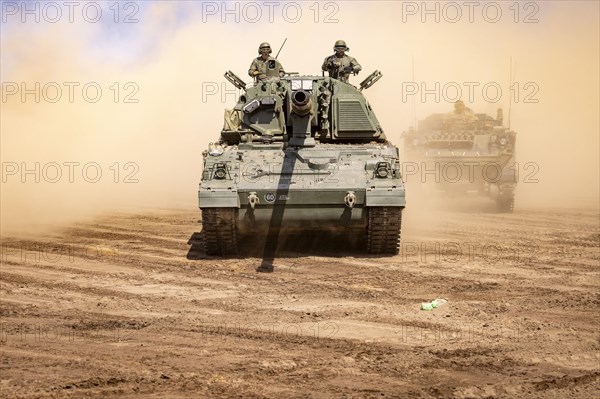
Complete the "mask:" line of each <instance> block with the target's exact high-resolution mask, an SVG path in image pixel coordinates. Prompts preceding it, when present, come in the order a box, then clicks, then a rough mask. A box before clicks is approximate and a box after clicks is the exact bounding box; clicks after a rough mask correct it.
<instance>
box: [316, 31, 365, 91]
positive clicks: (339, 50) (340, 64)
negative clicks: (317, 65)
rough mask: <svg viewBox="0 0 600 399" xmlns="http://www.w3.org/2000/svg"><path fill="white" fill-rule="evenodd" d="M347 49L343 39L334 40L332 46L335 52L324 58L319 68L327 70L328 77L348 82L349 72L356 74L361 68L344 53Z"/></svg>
mask: <svg viewBox="0 0 600 399" xmlns="http://www.w3.org/2000/svg"><path fill="white" fill-rule="evenodd" d="M349 50H350V49H349V48H348V46H346V42H345V41H343V40H338V41H337V42H335V44H334V46H333V51H335V54H333V55H330V56H329V57H327V58H325V61H323V65H322V66H321V69H322V70H324V71H327V72H329V77H332V78H334V79H338V80H341V81H342V82H344V83H348V76H349V75H350V74H351V73H354V74H357V73H359V72H360V70H361V69H362V67H361V66H360V64H359V63H358V61H356V59H355V58H354V57H350V56H349V55H346V54H345V52H346V51H349Z"/></svg>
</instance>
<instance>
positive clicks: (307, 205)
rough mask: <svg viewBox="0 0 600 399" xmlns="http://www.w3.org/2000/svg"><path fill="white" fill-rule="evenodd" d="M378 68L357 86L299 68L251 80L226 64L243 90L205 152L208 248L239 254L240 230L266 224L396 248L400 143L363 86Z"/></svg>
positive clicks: (202, 199) (375, 249)
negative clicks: (350, 236)
mask: <svg viewBox="0 0 600 399" xmlns="http://www.w3.org/2000/svg"><path fill="white" fill-rule="evenodd" d="M381 76H382V75H381V73H380V72H379V71H375V72H374V73H373V74H371V75H370V76H369V77H368V78H367V79H365V80H364V81H363V82H362V83H361V84H360V87H359V88H356V87H354V86H352V85H350V84H347V83H343V82H341V81H339V80H337V79H333V78H330V77H324V76H299V75H297V74H286V75H285V76H283V77H281V78H278V77H277V78H272V79H269V80H268V81H265V82H257V83H256V84H254V85H252V84H249V85H246V84H245V83H244V82H243V81H242V80H241V79H240V78H239V77H237V76H236V75H235V74H233V73H232V72H231V71H228V72H227V73H226V74H225V77H226V78H227V80H229V81H230V82H231V83H232V84H234V85H235V86H236V87H237V88H238V89H240V91H241V92H242V94H241V96H240V97H239V100H238V101H237V104H235V106H234V107H233V108H232V109H227V110H225V118H224V119H225V121H224V126H223V129H222V130H221V134H220V137H219V140H218V141H216V142H214V143H211V144H209V146H208V150H206V151H204V153H203V156H204V165H203V172H202V179H201V182H200V187H199V192H198V197H199V206H200V209H201V212H202V225H203V231H204V235H205V242H206V251H207V254H209V255H228V254H235V253H237V252H238V244H239V243H240V242H241V240H242V239H243V237H244V235H264V234H265V233H266V232H267V231H269V232H272V231H277V232H279V231H281V232H286V231H290V232H294V233H298V232H299V233H300V234H304V233H306V234H310V233H311V232H314V231H342V232H348V233H350V234H355V235H360V236H361V237H364V239H365V240H366V248H367V250H368V252H369V253H372V254H396V253H398V248H399V240H400V226H401V214H402V209H403V208H404V206H405V191H404V184H403V182H402V179H401V176H400V160H399V151H398V148H397V147H396V146H394V145H393V144H391V143H390V142H389V141H387V139H386V136H385V134H384V132H383V129H382V127H381V126H380V124H379V121H378V120H377V118H376V117H375V113H374V112H373V109H372V108H371V106H370V105H369V103H368V101H367V100H366V99H365V97H364V95H363V94H362V90H363V89H366V88H368V87H370V86H371V85H372V84H374V83H375V82H376V81H377V80H379V78H381ZM265 237H266V235H265ZM363 242H364V241H363Z"/></svg>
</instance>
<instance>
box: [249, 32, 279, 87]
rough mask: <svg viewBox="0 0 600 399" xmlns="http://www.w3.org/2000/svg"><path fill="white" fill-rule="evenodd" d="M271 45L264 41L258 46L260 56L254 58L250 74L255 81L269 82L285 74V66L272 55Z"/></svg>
mask: <svg viewBox="0 0 600 399" xmlns="http://www.w3.org/2000/svg"><path fill="white" fill-rule="evenodd" d="M271 53H272V50H271V45H270V44H269V43H267V42H263V43H261V44H260V46H258V54H260V55H259V56H258V57H256V58H255V59H253V60H252V64H250V69H249V70H248V75H250V76H252V77H253V78H254V79H255V82H267V81H271V80H276V79H279V78H280V77H282V76H283V75H284V74H285V71H284V70H283V66H282V65H281V63H280V62H279V61H278V60H277V59H276V58H274V57H271V56H270V54H271Z"/></svg>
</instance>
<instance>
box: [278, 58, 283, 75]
mask: <svg viewBox="0 0 600 399" xmlns="http://www.w3.org/2000/svg"><path fill="white" fill-rule="evenodd" d="M277 63H278V64H279V76H283V75H285V70H284V69H283V65H281V62H279V61H277Z"/></svg>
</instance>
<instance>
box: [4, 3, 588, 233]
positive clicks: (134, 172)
mask: <svg viewBox="0 0 600 399" xmlns="http://www.w3.org/2000/svg"><path fill="white" fill-rule="evenodd" d="M48 4H50V3H44V2H22V1H17V2H11V1H4V2H2V24H1V25H0V27H1V35H0V36H1V39H0V40H1V42H0V43H1V54H0V64H1V65H0V66H1V68H0V78H1V80H2V102H1V104H0V105H1V110H0V112H1V122H0V128H1V132H0V133H1V137H0V139H1V151H0V155H1V157H2V163H3V183H2V193H1V196H2V218H3V222H2V223H3V227H6V226H8V225H9V224H23V223H28V222H31V221H33V220H37V221H39V220H45V221H49V222H56V221H59V220H62V219H61V218H64V216H65V215H67V216H69V217H73V218H75V217H77V216H78V215H84V214H88V213H90V212H91V211H95V210H98V209H105V208H123V207H133V206H136V205H137V204H145V205H146V204H147V205H150V204H159V205H161V206H171V205H174V204H178V205H184V206H190V207H193V206H195V201H196V199H195V198H196V190H197V184H198V180H199V178H200V171H201V152H202V151H203V150H204V149H205V147H206V145H207V144H208V143H209V142H210V141H215V140H216V139H217V138H218V135H219V132H220V129H221V126H222V117H223V109H224V108H226V107H232V106H233V104H234V103H235V100H236V98H237V93H235V90H233V88H232V87H230V86H229V85H228V84H226V81H225V79H224V78H223V73H224V72H225V71H226V70H229V69H230V70H232V71H234V72H235V73H237V74H238V75H239V76H240V77H241V78H242V79H245V80H247V81H249V80H250V78H249V77H248V76H247V69H248V66H249V65H250V62H251V60H252V58H253V57H255V56H256V55H257V46H258V44H259V43H260V42H262V41H269V42H270V43H271V45H272V47H273V48H274V49H275V52H276V51H277V50H278V49H279V46H280V45H281V43H282V42H283V40H284V39H285V38H287V39H288V40H287V44H286V45H285V47H284V49H283V50H282V52H281V55H280V56H279V59H280V61H281V62H282V64H283V65H284V67H285V69H286V70H287V71H296V72H300V73H305V74H320V65H321V63H322V60H323V58H324V57H325V56H327V55H328V54H330V53H331V52H332V46H333V43H334V42H335V40H337V39H344V40H346V41H347V42H348V45H349V47H350V49H351V50H350V52H349V53H350V54H351V55H353V56H354V57H356V58H357V59H358V61H359V62H360V63H361V64H362V67H363V72H362V73H361V74H360V75H359V76H357V77H353V78H352V82H353V83H355V84H358V83H359V82H360V80H362V79H363V78H364V77H366V76H367V74H369V73H370V72H371V71H373V70H375V69H378V70H380V71H382V72H383V75H384V77H383V78H382V79H381V80H380V81H379V82H378V83H377V84H376V85H375V86H374V87H372V88H370V89H369V90H367V91H366V95H367V97H368V98H369V100H370V102H371V104H372V105H373V108H374V109H375V112H376V113H377V116H378V118H379V119H380V121H381V123H382V126H383V128H384V130H385V131H386V134H387V135H388V137H389V138H390V139H391V140H393V141H394V142H396V143H397V144H401V140H400V136H401V133H402V131H404V130H406V129H408V127H409V126H410V125H412V124H413V120H414V119H415V117H416V119H422V118H424V117H426V116H427V115H428V114H430V113H432V112H446V111H449V110H451V108H452V102H453V101H454V100H455V99H456V98H457V97H458V96H459V95H460V97H461V98H462V99H463V100H464V101H465V102H466V103H467V105H468V106H469V107H470V108H472V109H473V110H474V111H476V112H487V113H490V114H492V115H495V113H496V109H497V108H498V107H502V108H504V111H505V116H507V115H508V108H509V102H510V99H511V97H512V99H513V102H512V105H511V127H512V128H513V129H514V130H515V131H517V132H518V144H517V155H518V161H519V162H520V163H522V164H525V163H527V162H533V163H535V164H536V165H537V167H538V169H539V171H538V172H537V174H536V178H537V179H538V180H539V182H537V183H533V184H532V183H529V184H520V185H519V189H518V190H519V191H518V195H517V207H518V205H519V203H521V204H528V205H531V204H535V203H542V204H549V205H571V204H573V203H575V202H577V201H588V202H589V201H594V200H596V201H597V200H598V185H599V183H598V181H599V179H600V176H599V172H598V170H599V145H600V144H599V130H600V127H599V122H598V121H599V107H600V105H599V85H600V83H599V80H598V79H599V78H598V77H599V75H600V72H599V53H598V51H599V48H600V43H599V37H600V33H599V21H598V15H599V11H600V10H599V3H598V2H596V1H582V2H573V1H568V2H567V1H564V2H562V1H552V2H548V1H546V2H541V1H540V2H518V3H517V2H513V1H506V2H505V1H501V2H427V3H426V7H427V9H424V8H423V2H392V1H384V2H373V1H369V2H362V1H347V2H312V1H310V2H221V1H219V2H192V1H185V2H175V1H173V2H171V1H169V2H167V1H160V2H159V1H156V2H155V1H145V2H120V3H116V2H113V1H107V2H75V4H74V5H73V7H72V8H68V7H67V6H65V5H64V3H63V2H52V3H51V4H56V5H57V6H54V5H48ZM36 18H37V21H36ZM511 58H512V61H513V73H514V79H513V82H514V83H513V85H512V89H511V88H510V87H509V86H510V81H509V78H510V73H511V72H510V60H511ZM36 84H37V85H39V87H38V86H36ZM498 88H499V89H500V91H498ZM23 89H25V90H29V91H28V92H27V93H29V94H25V95H23V93H24V92H23ZM84 89H85V90H84ZM415 89H416V90H417V91H416V92H415ZM457 90H460V93H458V92H457ZM470 90H471V91H470ZM59 92H60V93H59ZM59 94H60V96H59ZM424 94H425V95H424ZM36 95H37V96H39V99H38V98H36ZM36 100H39V102H36ZM413 109H414V111H415V112H414V113H413ZM36 162H37V163H39V165H40V166H39V173H38V172H36V166H35V164H36ZM65 163H66V165H65ZM73 163H78V165H75V164H73ZM54 164H57V165H58V167H60V169H58V167H57V166H56V165H54ZM15 168H16V169H15ZM24 168H29V169H32V170H33V172H31V173H30V174H25V175H24V176H23V175H22V173H21V172H22V169H24ZM44 168H45V169H44ZM70 168H71V169H70ZM83 168H87V169H86V170H85V173H86V174H85V175H82V172H83V170H82V169H83ZM57 170H58V171H59V172H60V173H61V175H60V176H61V177H60V178H58V177H57V176H56V173H55V172H56V171H57ZM98 170H99V171H100V172H101V174H102V176H101V178H99V179H98V180H97V181H96V182H95V183H94V182H91V181H94V180H96V178H95V175H94V174H93V173H95V172H97V171H98ZM70 172H72V176H70V175H69V173H70ZM525 172H527V171H525ZM36 174H37V175H39V176H36ZM37 177H39V180H40V181H39V182H36V181H35V180H36V178H37ZM70 180H72V182H71V181H70ZM136 180H137V182H136ZM53 181H55V182H53ZM126 181H127V182H126ZM519 201H521V202H519Z"/></svg>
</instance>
